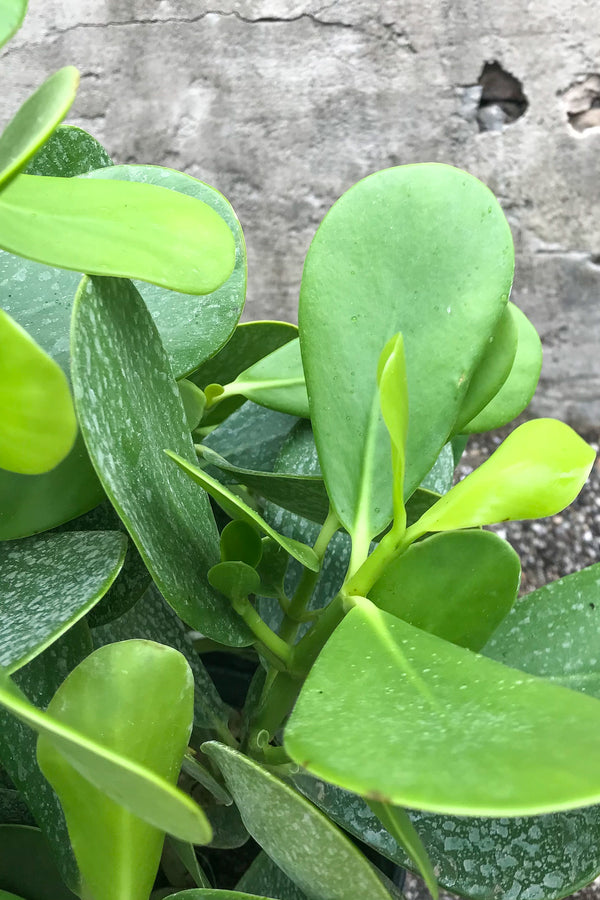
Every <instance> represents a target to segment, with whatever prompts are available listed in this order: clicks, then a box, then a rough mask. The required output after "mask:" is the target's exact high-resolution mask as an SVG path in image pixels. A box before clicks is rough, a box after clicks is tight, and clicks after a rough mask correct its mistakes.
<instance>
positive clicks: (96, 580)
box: [0, 532, 127, 673]
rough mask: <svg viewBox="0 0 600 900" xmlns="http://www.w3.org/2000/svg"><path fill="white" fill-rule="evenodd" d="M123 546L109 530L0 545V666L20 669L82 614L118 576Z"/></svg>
mask: <svg viewBox="0 0 600 900" xmlns="http://www.w3.org/2000/svg"><path fill="white" fill-rule="evenodd" d="M126 549H127V539H126V537H125V535H122V534H115V533H111V532H96V533H93V532H92V533H88V534H86V533H75V534H53V535H37V536H36V537H32V538H26V539H25V540H23V541H18V542H10V543H3V544H0V665H2V666H4V667H5V668H6V669H7V671H8V673H11V672H14V671H15V670H16V669H20V668H21V667H22V666H24V665H25V664H26V663H28V662H29V661H30V660H31V659H33V657H34V656H37V655H38V654H39V653H41V652H42V651H43V650H44V649H45V648H46V647H47V646H48V645H49V644H51V643H52V642H53V641H55V640H56V639H57V638H58V637H60V635H61V634H64V632H65V631H67V629H68V628H70V627H71V626H72V625H73V624H74V623H75V622H77V621H78V620H79V619H81V618H82V617H83V616H84V615H85V614H86V613H87V612H88V611H89V610H90V609H91V608H92V606H93V605H94V604H95V603H97V602H98V600H99V599H100V597H102V596H103V594H105V593H106V591H107V590H108V588H109V587H110V585H111V584H112V583H113V581H114V579H115V578H116V577H117V575H118V573H119V570H120V569H121V566H122V565H123V560H124V559H125V551H126Z"/></svg>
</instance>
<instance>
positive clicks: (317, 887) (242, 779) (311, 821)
mask: <svg viewBox="0 0 600 900" xmlns="http://www.w3.org/2000/svg"><path fill="white" fill-rule="evenodd" d="M203 750H204V752H205V753H207V754H208V756H209V757H210V758H211V759H213V760H214V762H216V764H217V765H218V766H219V768H220V770H221V772H222V774H223V777H224V778H225V782H226V784H227V787H228V788H229V790H230V791H231V794H232V796H233V798H234V800H235V802H236V804H237V806H238V808H239V810H240V812H241V814H242V819H243V820H244V824H245V825H246V828H247V829H248V831H249V832H250V834H251V835H252V837H253V838H254V839H255V840H256V841H257V842H258V843H259V844H260V845H261V847H262V848H263V850H265V851H266V852H267V853H268V854H269V856H270V857H271V859H272V860H273V861H274V862H275V863H276V864H277V865H278V866H279V868H281V870H282V871H283V872H284V873H285V874H286V875H287V876H288V878H291V879H292V880H293V881H294V883H295V884H297V885H298V887H299V888H300V889H301V890H302V891H304V892H305V893H306V894H308V895H309V896H310V897H311V898H315V900H355V898H356V897H365V898H366V897H368V898H369V900H389V894H388V892H387V891H386V890H385V888H384V887H383V885H382V883H381V882H380V881H379V879H378V877H377V875H376V874H375V873H374V871H373V869H372V868H371V866H370V865H369V863H368V862H367V861H366V859H365V858H364V857H363V856H362V855H361V854H360V852H359V851H358V849H357V848H356V847H355V846H354V845H353V844H352V843H351V842H350V841H349V840H348V838H347V837H345V835H344V834H343V833H342V832H341V831H339V830H338V829H337V828H336V827H335V826H334V825H332V824H331V822H329V820H328V819H327V818H326V817H325V816H323V814H322V813H320V812H319V810H317V809H316V808H315V807H314V806H313V805H312V804H310V803H308V801H306V800H305V799H304V797H302V796H301V795H300V794H298V793H297V792H296V791H295V790H293V789H292V788H290V787H288V785H286V784H284V783H283V782H282V781H280V780H279V779H278V778H276V777H275V776H274V775H271V774H269V773H268V772H267V771H266V770H265V769H263V768H262V767H261V766H259V765H258V764H257V763H255V762H252V761H251V760H250V759H248V758H247V757H245V756H243V755H242V754H241V753H237V752H236V751H235V750H232V749H231V748H229V747H225V746H224V745H223V744H217V743H214V742H212V743H209V744H204V746H203Z"/></svg>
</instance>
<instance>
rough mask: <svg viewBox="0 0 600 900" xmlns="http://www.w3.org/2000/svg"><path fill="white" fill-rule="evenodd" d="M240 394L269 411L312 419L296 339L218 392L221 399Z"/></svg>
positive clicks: (255, 364)
mask: <svg viewBox="0 0 600 900" xmlns="http://www.w3.org/2000/svg"><path fill="white" fill-rule="evenodd" d="M236 395H241V396H243V397H246V399H247V400H253V401H254V403H258V404H259V405H260V406H266V407H267V408H268V409H274V410H276V411H277V412H283V413H288V414H289V415H292V416H301V417H303V418H305V419H308V418H309V415H310V413H309V410H308V397H307V395H306V385H305V383H304V372H303V369H302V358H301V356H300V342H299V341H298V340H297V339H296V340H293V341H289V342H288V343H286V344H283V346H281V347H279V348H278V349H277V350H274V351H273V352H272V353H269V355H268V356H265V357H264V358H263V359H260V360H259V361H258V362H256V363H254V365H252V366H250V368H249V369H246V370H245V371H243V372H241V373H240V374H239V375H238V377H237V378H236V379H235V381H232V382H231V383H230V384H227V385H225V387H224V388H223V389H222V391H220V392H218V397H219V400H226V399H227V398H228V397H233V396H236Z"/></svg>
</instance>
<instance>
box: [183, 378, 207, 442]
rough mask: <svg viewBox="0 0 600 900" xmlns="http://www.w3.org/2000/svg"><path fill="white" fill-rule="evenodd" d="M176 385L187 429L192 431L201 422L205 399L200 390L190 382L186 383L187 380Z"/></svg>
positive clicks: (184, 379)
mask: <svg viewBox="0 0 600 900" xmlns="http://www.w3.org/2000/svg"><path fill="white" fill-rule="evenodd" d="M178 385H179V393H180V394H181V400H182V403H183V408H184V409H185V418H186V421H187V424H188V428H189V429H190V431H194V430H195V429H196V428H197V427H198V425H199V424H200V422H201V421H202V416H203V415H204V409H205V407H206V397H205V396H204V393H203V392H202V391H201V390H200V388H199V387H197V386H196V385H195V384H194V383H193V382H192V381H188V380H187V378H183V379H182V380H181V381H179V382H178Z"/></svg>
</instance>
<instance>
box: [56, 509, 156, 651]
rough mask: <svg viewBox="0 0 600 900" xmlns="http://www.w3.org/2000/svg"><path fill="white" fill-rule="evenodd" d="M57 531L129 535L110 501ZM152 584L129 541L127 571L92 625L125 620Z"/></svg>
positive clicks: (96, 611)
mask: <svg viewBox="0 0 600 900" xmlns="http://www.w3.org/2000/svg"><path fill="white" fill-rule="evenodd" d="M56 530H57V531H58V532H59V533H61V534H62V533H70V532H72V531H86V532H97V531H120V532H122V533H123V534H127V531H126V528H125V526H124V525H123V523H122V522H121V520H120V519H119V517H118V515H117V514H116V512H115V510H114V508H113V507H112V506H111V504H110V503H109V502H108V500H106V501H105V502H104V503H101V504H100V506H97V507H96V508H95V509H93V510H91V511H90V512H89V513H86V514H85V515H83V516H79V517H78V518H77V519H72V520H71V521H70V522H66V523H64V524H63V525H60V526H59V527H58V528H57V529H56ZM150 581H151V579H150V573H149V572H148V569H147V568H146V566H145V565H144V561H143V559H142V557H141V556H140V554H139V553H138V551H137V549H136V547H135V545H134V544H133V542H132V541H128V542H127V555H126V556H125V562H124V563H123V568H122V569H121V571H120V572H119V575H118V577H117V579H116V580H115V581H114V582H113V584H112V585H111V586H110V587H109V589H108V591H107V592H106V594H105V595H104V596H103V597H102V599H101V600H100V602H99V603H97V604H96V605H95V606H94V607H93V608H92V609H90V611H89V613H88V615H87V621H88V623H89V625H90V626H91V627H92V628H93V627H94V626H96V625H104V624H105V623H106V622H110V621H112V620H113V619H117V618H118V617H119V616H122V615H123V613H125V612H127V610H128V609H131V607H132V606H133V605H134V604H135V603H137V601H138V600H139V599H140V597H141V596H142V594H143V593H144V591H145V590H146V588H147V587H148V585H149V584H150ZM136 637H145V635H136Z"/></svg>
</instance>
